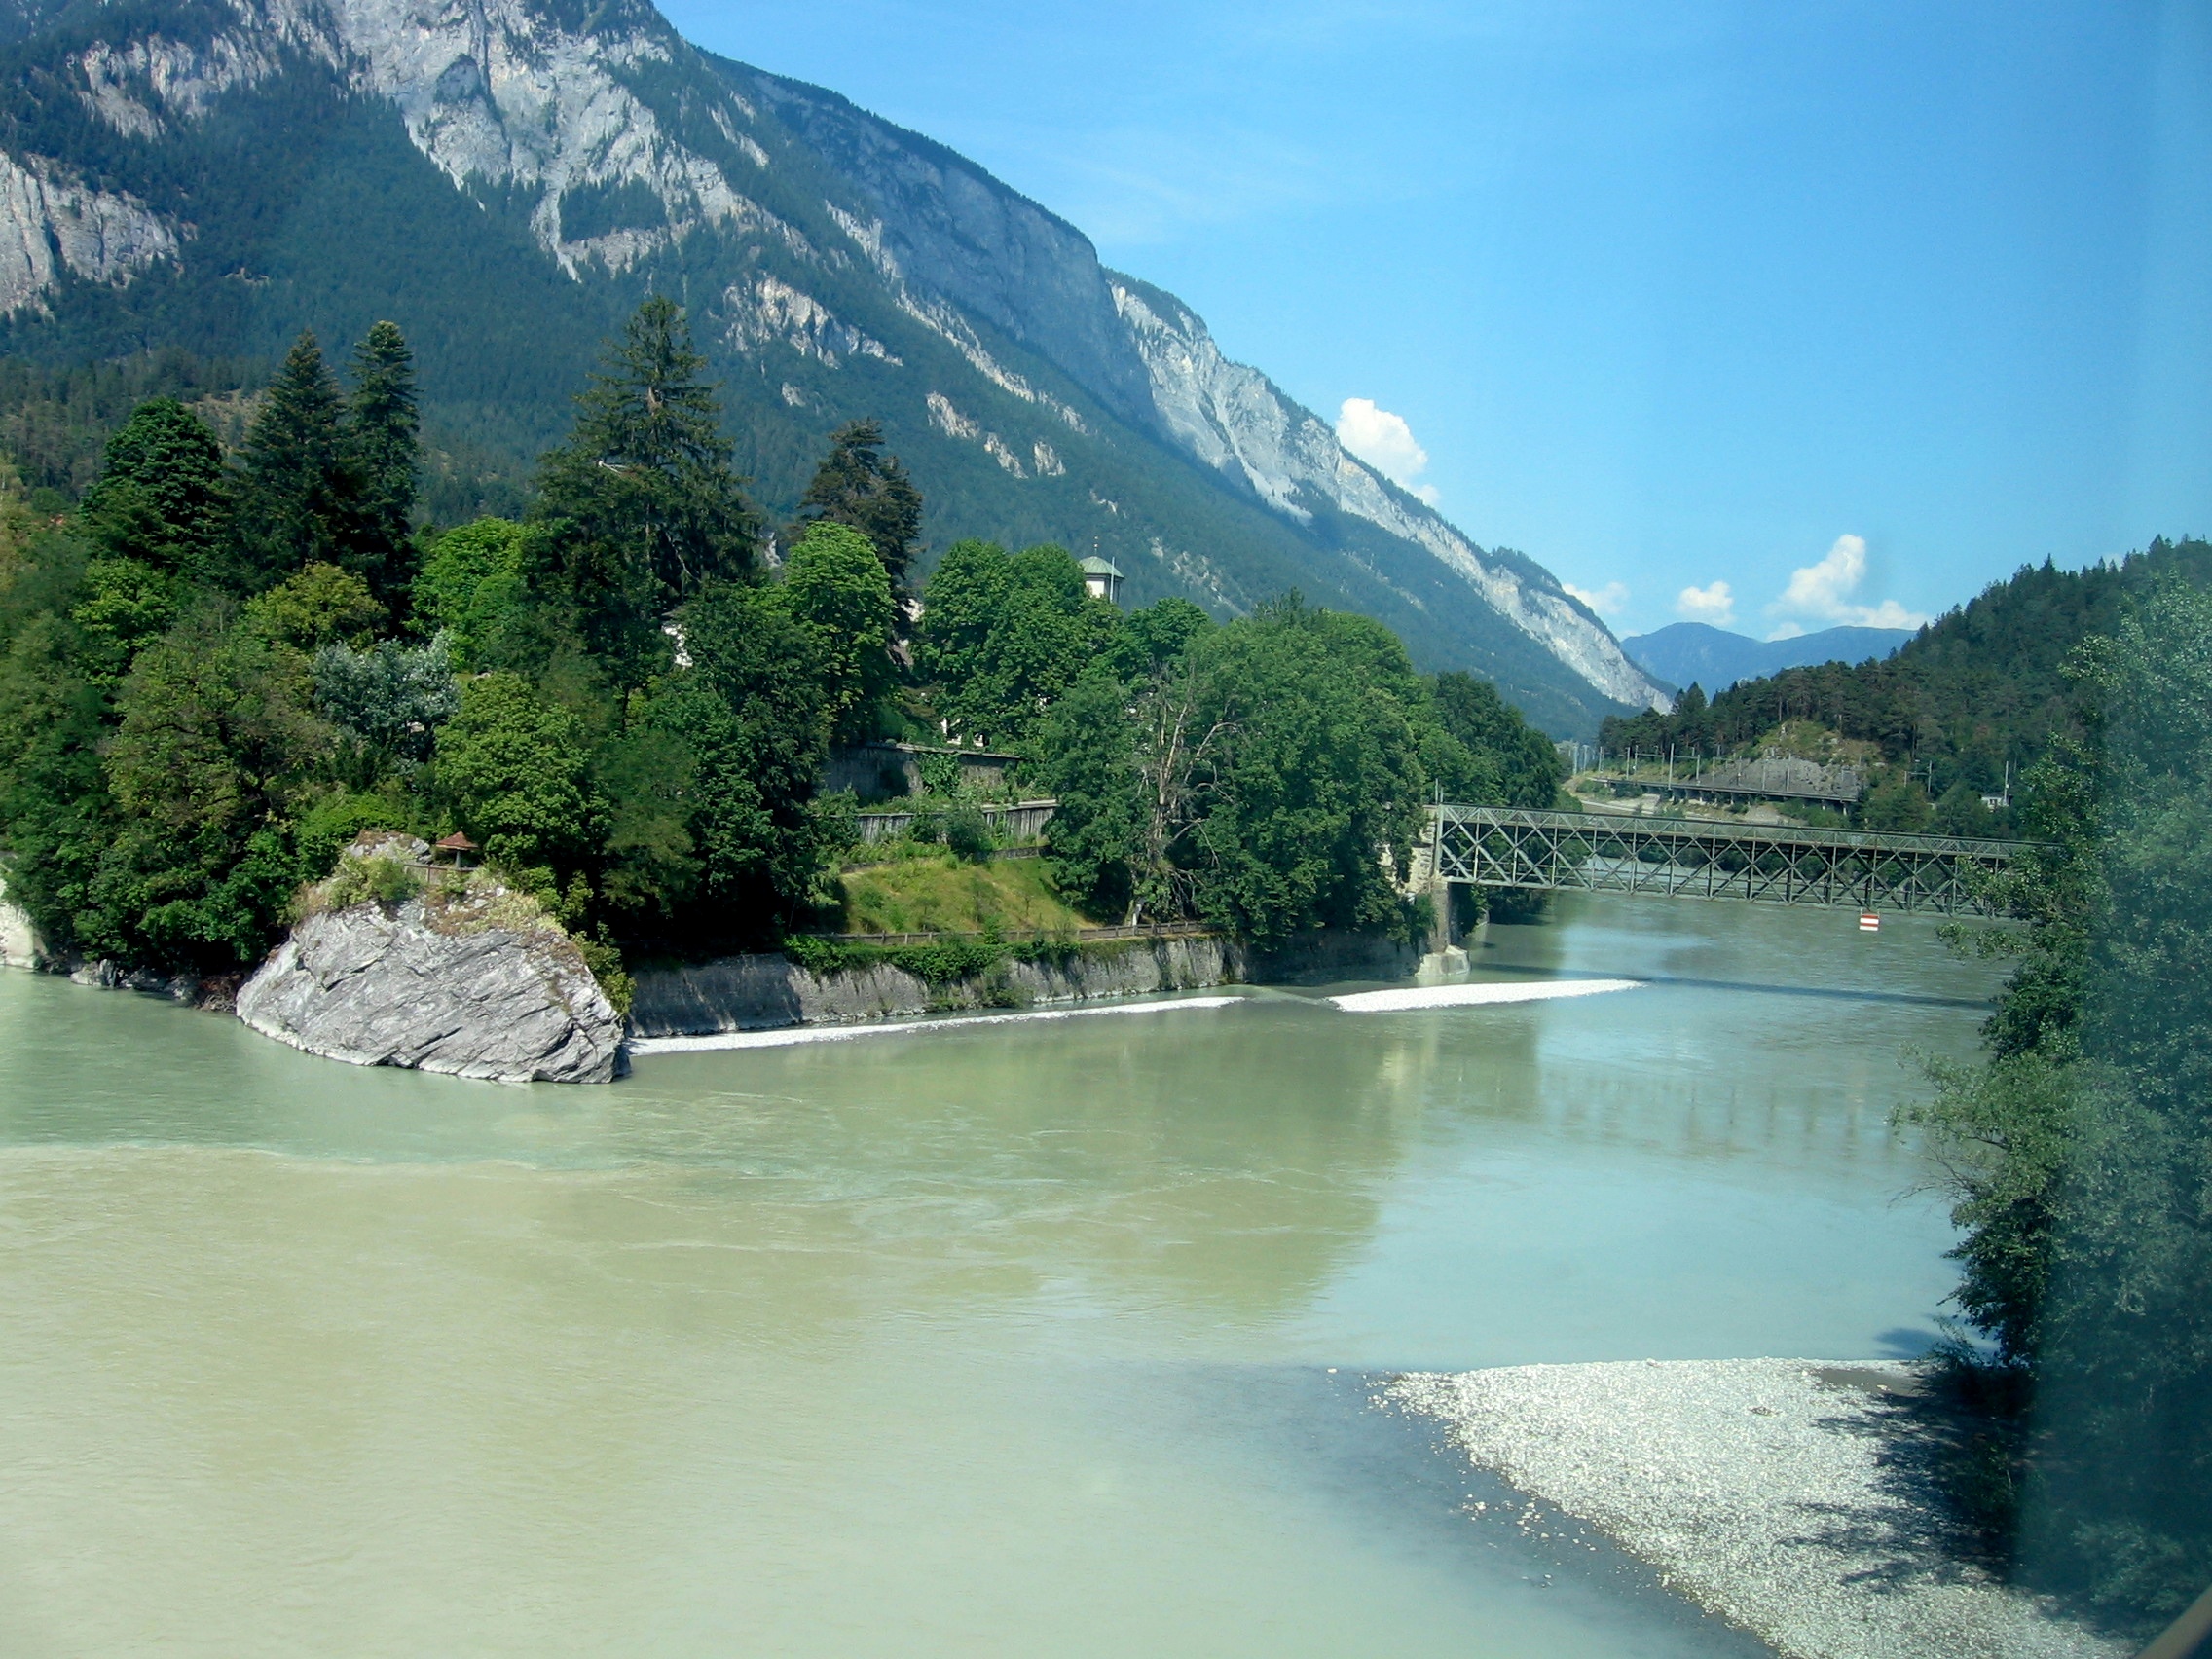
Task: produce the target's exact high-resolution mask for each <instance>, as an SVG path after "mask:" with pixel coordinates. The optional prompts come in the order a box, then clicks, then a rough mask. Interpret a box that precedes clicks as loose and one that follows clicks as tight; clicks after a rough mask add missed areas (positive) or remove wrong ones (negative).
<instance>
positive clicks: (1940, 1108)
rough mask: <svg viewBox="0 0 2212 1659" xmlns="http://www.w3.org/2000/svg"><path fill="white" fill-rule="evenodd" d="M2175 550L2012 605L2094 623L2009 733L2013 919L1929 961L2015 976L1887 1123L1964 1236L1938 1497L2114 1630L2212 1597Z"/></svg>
mask: <svg viewBox="0 0 2212 1659" xmlns="http://www.w3.org/2000/svg"><path fill="white" fill-rule="evenodd" d="M2200 553H2201V544H2188V545H2186V546H2184V547H2182V548H2177V549H2171V550H2164V549H2161V550H2157V551H2155V552H2154V554H2153V555H2151V556H2150V557H2148V558H2147V559H2145V560H2142V561H2136V562H2131V565H2130V567H2129V568H2127V569H2125V570H2122V571H2107V572H2104V573H2103V574H2101V575H2098V574H2096V573H2094V572H2092V579H2091V580H2089V581H2084V582H2083V583H2082V584H2080V585H2079V586H2076V587H2074V588H2072V589H2071V590H2069V589H2067V588H2065V587H2063V586H2061V585H2060V584H2058V583H2055V582H2053V581H2051V580H2050V579H2049V577H2047V576H2046V575H2045V574H2044V573H2042V572H2027V573H2025V574H2024V575H2023V576H2022V577H2021V578H2018V579H2017V581H2016V583H2015V584H2012V585H2013V586H2014V587H2016V588H2017V587H2020V586H2023V585H2024V586H2025V587H2026V589H2027V591H2028V592H2030V593H2035V592H2039V591H2040V592H2044V593H2057V594H2068V593H2070V594H2071V595H2072V596H2074V597H2082V596H2091V595H2093V596H2096V598H2097V599H2098V601H2099V603H2109V604H2110V605H2111V606H2112V607H2113V608H2112V610H2111V611H2109V612H2107V613H2106V617H2107V618H2109V625H2105V626H2100V628H2099V631H2098V632H2096V633H2094V634H2091V635H2090V636H2089V637H2088V638H2087V639H2085V640H2082V641H2079V642H2078V643H2076V644H2075V645H2073V646H2072V648H2070V649H2068V650H2067V651H2066V652H2065V654H2064V656H2063V657H2062V658H2061V659H2060V661H2059V662H2058V663H2057V664H2056V665H2055V668H2054V670H2053V679H2052V682H2051V683H2052V684H2053V685H2054V686H2055V687H2056V690H2057V694H2058V698H2059V703H2060V707H2059V708H2057V709H2049V710H2045V711H2041V712H2039V714H2038V716H2037V724H2038V727H2039V728H2040V730H2041V731H2042V732H2047V733H2048V734H2049V735H2048V736H2047V737H2046V738H2045V739H2044V740H2043V744H2042V748H2043V752H2042V755H2041V756H2040V758H2038V759H2036V760H2035V762H2034V763H2033V765H2032V767H2031V769H2030V771H2029V773H2028V779H2027V783H2028V788H2027V790H2026V791H2025V792H2024V794H2025V801H2024V805H2023V808H2022V814H2023V820H2024V822H2023V826H2022V828H2023V829H2024V830H2026V832H2027V833H2028V834H2029V835H2030V836H2031V837H2032V838H2033V839H2032V844H2031V845H2030V847H2029V848H2028V849H2027V853H2026V856H2025V857H2024V859H2023V860H2022V861H2021V862H2020V863H2019V864H2018V865H2016V866H2014V867H2013V869H2012V870H2011V871H2010V872H2009V873H2008V874H2007V875H2005V876H2004V877H2002V878H2000V881H1999V891H1998V892H1997V893H1996V895H1995V897H1997V899H1998V900H1999V901H2000V903H2002V904H2003V906H2004V907H2005V908H2006V909H2007V910H2009V911H2010V912H2011V913H2012V914H2013V915H2015V916H2016V917H2018V918H2021V919H2022V921H2024V923H2025V926H2023V927H2008V928H2004V929H2000V930H1989V931H1982V932H1976V933H1972V934H1963V935H1961V936H1960V937H1959V939H1958V940H1957V942H1958V943H1960V944H1961V945H1962V946H1963V947H1965V948H1968V949H1970V950H1973V951H1977V952H1979V953H1981V954H1984V955H1996V956H2006V957H2010V958H2012V959H2013V960H2014V963H2015V966H2014V969H2013V972H2012V975H2011V977H2010V979H2009V983H2008V985H2007V987H2006V989H2005V992H2004V994H2003V996H2002V997H2001V998H2000V1000H1999V1003H1998V1007H1997V1010H1996V1012H1995V1014H1993V1015H1992V1016H1991V1017H1990V1019H1989V1021H1988V1023H1987V1025H1986V1026H1985V1028H1984V1038H1985V1048H1986V1057H1985V1058H1984V1060H1983V1061H1982V1063H1980V1064H1977V1065H1971V1066H1968V1065H1938V1066H1936V1067H1934V1068H1933V1082H1934V1084H1935V1089H1934V1093H1933V1097H1932V1098H1931V1100H1930V1101H1929V1102H1928V1103H1927V1104H1926V1105H1924V1106H1922V1107H1920V1108H1918V1109H1917V1110H1915V1111H1913V1112H1911V1113H1909V1114H1907V1116H1908V1117H1909V1118H1910V1119H1911V1120H1912V1121H1913V1122H1914V1123H1915V1124H1918V1125H1919V1126H1920V1127H1921V1128H1922V1129H1923V1130H1924V1131H1926V1132H1927V1133H1928V1134H1929V1135H1930V1136H1931V1138H1932V1141H1933V1144H1934V1148H1935V1150H1936V1155H1937V1158H1938V1161H1939V1163H1940V1165H1941V1166H1942V1168H1943V1169H1944V1170H1945V1171H1946V1172H1947V1179H1948V1183H1949V1185H1950V1188H1951V1191H1952V1194H1953V1197H1954V1198H1955V1208H1954V1210H1953V1218H1954V1220H1955V1221H1957V1222H1958V1223H1959V1225H1960V1226H1961V1228H1962V1230H1963V1232H1964V1241H1963V1242H1962V1243H1961V1244H1960V1246H1959V1247H1958V1249H1957V1250H1956V1251H1954V1252H1953V1254H1954V1255H1955V1256H1956V1257H1957V1258H1958V1260H1959V1261H1960V1263H1961V1266H1962V1269H1963V1274H1962V1283H1961V1286H1960V1289H1959V1292H1958V1294H1957V1297H1956V1300H1957V1302H1958V1304H1959V1306H1960V1309H1961V1310H1962V1312H1963V1313H1964V1314H1965V1317H1966V1323H1967V1326H1968V1327H1969V1331H1968V1332H1966V1333H1962V1334H1961V1337H1960V1339H1959V1340H1956V1341H1954V1342H1953V1343H1952V1344H1950V1345H1949V1346H1948V1348H1947V1349H1946V1350H1945V1351H1944V1352H1943V1353H1942V1354H1941V1355H1940V1356H1939V1357H1940V1358H1941V1360H1942V1361H1943V1364H1942V1366H1941V1368H1940V1373H1939V1374H1940V1375H1942V1376H1944V1378H1945V1379H1946V1380H1947V1382H1948V1383H1949V1384H1950V1387H1949V1390H1948V1398H1949V1399H1950V1400H1951V1401H1952V1402H1954V1403H1957V1404H1960V1405H1963V1406H1964V1407H1965V1408H1966V1413H1965V1417H1964V1419H1963V1420H1964V1423H1965V1427H1964V1428H1963V1429H1961V1430H1959V1431H1958V1432H1956V1433H1954V1434H1953V1435H1951V1436H1950V1438H1949V1445H1948V1450H1947V1463H1948V1477H1949V1483H1950V1485H1951V1488H1952V1490H1953V1492H1954V1494H1955V1495H1956V1496H1957V1497H1958V1499H1959V1500H1960V1502H1961V1504H1962V1506H1963V1508H1964V1510H1965V1512H1966V1514H1967V1515H1968V1516H1969V1517H1970V1518H1971V1519H1972V1521H1974V1522H1975V1524H1976V1525H1977V1526H1978V1527H1979V1528H1980V1530H1982V1532H1983V1534H1984V1535H1985V1536H1986V1538H1987V1539H1988V1540H1989V1542H1990V1544H1991V1546H1992V1548H1993V1549H1994V1551H1995V1552H1996V1554H1997V1555H1998V1556H1999V1558H2000V1559H2001V1560H2002V1561H2003V1562H2004V1563H2006V1564H2007V1565H2008V1566H2009V1567H2010V1568H2011V1569H2012V1570H2013V1572H2014V1573H2015V1574H2016V1575H2017V1576H2018V1577H2019V1578H2021V1579H2022V1580H2023V1581H2025V1582H2027V1583H2028V1584H2030V1585H2033V1586H2034V1587H2036V1588H2039V1589H2045V1590H2051V1591H2056V1592H2060V1593H2063V1594H2066V1595H2069V1596H2073V1597H2077V1598H2080V1599H2082V1600H2083V1601H2084V1602H2086V1604H2088V1605H2089V1606H2090V1607H2091V1608H2092V1609H2094V1610H2095V1611H2097V1612H2099V1613H2101V1614H2102V1615H2104V1616H2105V1617H2107V1618H2109V1619H2110V1620H2112V1621H2113V1622H2114V1623H2115V1624H2116V1625H2118V1626H2119V1627H2120V1628H2122V1629H2124V1630H2126V1631H2128V1632H2130V1633H2132V1634H2136V1635H2138V1636H2140V1635H2142V1634H2146V1633H2148V1632H2149V1631H2151V1630H2155V1629H2157V1627H2158V1626H2159V1625H2161V1624H2163V1623H2164V1622H2165V1621H2166V1620H2168V1619H2170V1618H2172V1617H2173V1616H2174V1615H2175V1614H2176V1613H2178V1612H2179V1611H2180V1610H2181V1609H2182V1608H2183V1607H2185V1606H2186V1605H2188V1604H2189V1603H2190V1602H2192V1601H2193V1600H2194V1598H2195V1597H2196V1595H2197V1594H2198V1593H2199V1592H2200V1591H2201V1590H2202V1589H2203V1587H2204V1585H2205V1584H2206V1583H2207V1582H2212V1513H2208V1512H2207V1510H2206V1509H2205V1507H2204V1503H2203V1493H2204V1492H2205V1490H2206V1484H2207V1481H2208V1479H2212V1181H2208V1179H2207V1177H2208V1175H2212V1111H2208V1102H2212V1088H2208V1085H2212V989H2208V987H2212V947H2208V942H2207V941H2208V940H2212V593H2208V592H2207V590H2206V588H2205V586H2204V584H2203V583H2202V582H2201V581H2200V580H2192V579H2190V578H2191V577H2193V576H2195V575H2197V574H2198V573H2199V572H2200V571H2201V569H2202V567H2201V565H2200V564H2199V563H2198V562H2197V561H2198V558H2199V556H2200ZM1986 597H1987V596H1985V598H1986ZM1970 609H1971V608H1970ZM1947 620H1954V621H1955V619H1947ZM2104 620H2105V618H2100V621H2104ZM1941 632H1942V625H1940V624H1939V625H1938V626H1937V628H1936V629H1935V630H1931V633H1932V634H1936V635H1939V634H1940V633H1941ZM1923 643H1924V644H1925V639H1924V642H1923ZM2040 648H2045V647H2044V646H2039V649H2040ZM2020 683H2022V684H2028V683H2031V682H2029V680H2028V678H2027V676H2025V675H2023V676H2022V677H2021V681H2020ZM1970 1333H1971V1335H1972V1337H1973V1338H1977V1339H1979V1340H1978V1341H1968V1340H1966V1339H1967V1336H1968V1335H1969V1334H1970Z"/></svg>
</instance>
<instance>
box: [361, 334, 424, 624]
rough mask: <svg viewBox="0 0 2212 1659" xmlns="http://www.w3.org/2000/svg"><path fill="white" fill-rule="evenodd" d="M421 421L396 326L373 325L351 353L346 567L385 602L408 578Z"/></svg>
mask: <svg viewBox="0 0 2212 1659" xmlns="http://www.w3.org/2000/svg"><path fill="white" fill-rule="evenodd" d="M421 433H422V420H421V418H420V416H418V414H417V413H416V407H415V354H414V352H412V351H410V350H408V349H407V341H406V339H405V337H403V336H402V335H401V334H400V332H399V325H398V324H397V323H391V322H380V323H377V324H375V325H374V326H372V327H371V328H370V330H369V332H368V333H367V335H366V336H364V337H363V338H362V340H361V343H360V344H359V345H358V346H356V347H354V348H353V395H352V397H351V398H350V400H349V406H348V409H347V422H346V429H345V442H344V446H343V454H344V459H345V461H346V463H347V467H348V471H349V473H350V483H351V484H352V486H353V488H354V490H355V491H357V493H358V495H357V523H356V524H355V526H354V527H353V530H354V534H353V536H352V538H351V539H352V540H353V542H354V546H353V548H352V549H351V551H352V554H353V556H352V557H351V558H350V559H349V560H347V561H346V563H347V564H348V566H349V568H350V569H352V570H353V571H354V573H355V574H356V575H359V576H360V577H362V579H364V580H365V581H367V583H368V584H369V589H370V591H371V592H372V593H374V594H375V595H376V596H377V597H378V598H379V599H382V600H386V601H387V602H388V601H389V600H390V599H391V598H392V596H393V595H394V594H396V593H397V592H398V591H399V590H400V589H401V588H403V587H404V586H406V584H407V583H408V581H409V580H410V579H411V578H412V576H413V573H414V572H413V570H412V566H413V563H414V561H413V560H412V558H411V557H410V556H409V554H410V547H409V540H408V536H409V533H410V532H411V531H412V530H413V529H414V519H415V484H416V478H417V475H418V473H419V471H420V468H421V442H420V439H421Z"/></svg>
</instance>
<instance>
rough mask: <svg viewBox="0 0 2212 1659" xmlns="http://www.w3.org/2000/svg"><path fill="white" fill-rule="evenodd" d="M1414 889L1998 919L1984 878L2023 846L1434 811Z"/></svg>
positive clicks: (1448, 808) (1472, 809)
mask: <svg viewBox="0 0 2212 1659" xmlns="http://www.w3.org/2000/svg"><path fill="white" fill-rule="evenodd" d="M1429 826H1430V828H1429V835H1430V839H1429V842H1428V844H1427V845H1426V846H1425V847H1423V848H1421V849H1420V857H1419V859H1418V860H1417V862H1416V867H1415V871H1414V877H1415V885H1417V886H1427V885H1430V884H1432V883H1439V882H1442V883H1449V882H1462V883H1473V884H1476V885H1479V886H1483V887H1532V888H1545V889H1552V890H1567V891H1576V892H1584V893H1644V894H1654V895H1659V896H1662V897H1666V898H1673V899H1739V900H1749V901H1751V902H1752V903H1765V904H1827V905H1834V906H1836V907H1839V908H1844V907H1848V908H1856V909H1863V910H1915V911H1929V912H1933V913H1935V914H1937V915H1945V916H1993V915H1997V914H1999V913H2000V912H1999V910H1998V909H1997V908H1996V907H1995V906H1994V905H1993V904H1992V903H1991V902H1990V899H1989V896H1988V892H1987V878H1988V877H1989V876H1990V875H1992V874H1994V873H1996V872H1997V871H1999V870H2002V869H2004V868H2005V867H2006V866H2009V865H2010V864H2011V863H2012V861H2013V860H2014V859H2015V858H2017V857H2018V856H2019V855H2020V854H2021V853H2023V852H2025V851H2026V850H2027V845H2026V844H2025V843H2022V842H2018V841H1987V840H1979V839H1973V838H1970V837H1966V836H1958V835H1893V834H1882V833H1878V832H1874V831H1869V830H1809V829H1801V828H1799V827H1797V826H1795V825H1787V824H1729V823H1723V822H1716V821H1711V820H1705V819H1694V818H1641V817H1631V816H1628V815H1627V814H1621V815H1619V816H1614V815H1610V814H1604V813H1580V812H1533V811H1526V810H1522V809H1519V808H1514V807H1496V806H1452V805H1448V804H1447V805H1440V806H1435V807H1431V808H1430V809H1429Z"/></svg>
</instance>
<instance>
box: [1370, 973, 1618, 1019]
mask: <svg viewBox="0 0 2212 1659" xmlns="http://www.w3.org/2000/svg"><path fill="white" fill-rule="evenodd" d="M1642 983H1643V981H1642V980H1641V979H1542V980H1537V981H1536V982H1534V983H1532V984H1531V983H1524V984H1514V985H1417V986H1415V987H1413V988H1412V989H1410V990H1403V991H1354V992H1353V993H1352V994H1351V995H1349V996H1342V997H1331V998H1330V999H1329V1000H1330V1001H1331V1002H1333V1003H1335V1004H1336V1005H1337V1007H1339V1008H1341V1009H1343V1010H1344V1011H1345V1013H1346V1014H1393V1013H1396V1012H1398V1011H1399V1010H1401V1009H1412V1008H1471V1007H1475V1006H1478V1005H1480V1004H1484V1003H1525V1002H1548V1001H1550V1000H1551V999H1552V998H1554V997H1592V996H1596V995H1597V994H1598V993H1599V992H1601V991H1633V990H1635V989H1636V988H1637V987H1638V986H1639V985H1641V984H1642Z"/></svg>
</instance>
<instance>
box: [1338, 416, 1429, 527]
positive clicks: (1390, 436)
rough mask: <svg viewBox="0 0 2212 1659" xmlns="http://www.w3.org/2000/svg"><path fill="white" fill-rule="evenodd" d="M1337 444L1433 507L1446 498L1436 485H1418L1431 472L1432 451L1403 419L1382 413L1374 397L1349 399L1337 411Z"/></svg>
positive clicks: (1402, 417)
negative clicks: (1428, 471)
mask: <svg viewBox="0 0 2212 1659" xmlns="http://www.w3.org/2000/svg"><path fill="white" fill-rule="evenodd" d="M1337 441H1338V442H1339V443H1341V444H1343V445H1344V446H1345V448H1346V449H1347V450H1349V451H1351V453H1352V454H1354V455H1356V456H1357V457H1359V459H1360V460H1362V461H1366V462H1367V464H1368V465H1370V466H1372V467H1374V468H1375V470H1376V471H1378V472H1380V473H1382V474H1383V477H1385V478H1387V479H1389V480H1390V482H1391V483H1393V484H1396V485H1397V486H1399V487H1400V488H1401V489H1403V490H1405V491H1406V492H1407V493H1408V494H1410V495H1413V496H1418V497H1419V498H1420V499H1421V500H1423V501H1426V502H1427V503H1428V504H1429V505H1430V506H1432V507H1433V506H1435V505H1436V503H1437V502H1438V501H1439V500H1441V499H1442V496H1441V495H1440V494H1439V493H1438V491H1437V488H1436V486H1435V485H1433V484H1418V483H1416V482H1415V480H1416V479H1418V478H1419V476H1420V475H1421V473H1423V472H1424V471H1426V470H1427V469H1428V451H1426V450H1424V449H1422V448H1421V447H1420V444H1419V440H1417V439H1416V438H1415V437H1414V429H1413V428H1412V427H1411V426H1409V425H1407V424H1406V418H1405V417H1404V416H1403V415H1393V414H1391V413H1390V411H1389V410H1387V409H1379V408H1377V407H1376V405H1375V399H1373V398H1372V397H1347V398H1346V399H1345V401H1344V407H1343V408H1341V409H1339V410H1338V411H1337Z"/></svg>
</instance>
